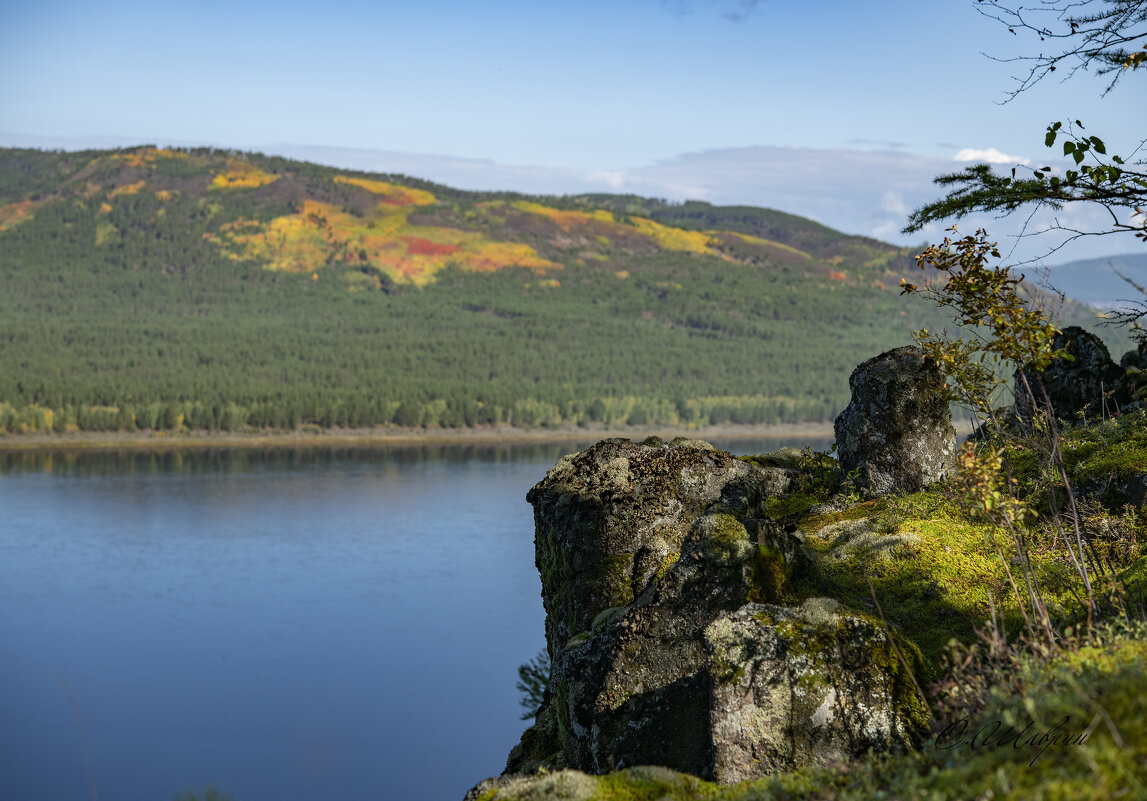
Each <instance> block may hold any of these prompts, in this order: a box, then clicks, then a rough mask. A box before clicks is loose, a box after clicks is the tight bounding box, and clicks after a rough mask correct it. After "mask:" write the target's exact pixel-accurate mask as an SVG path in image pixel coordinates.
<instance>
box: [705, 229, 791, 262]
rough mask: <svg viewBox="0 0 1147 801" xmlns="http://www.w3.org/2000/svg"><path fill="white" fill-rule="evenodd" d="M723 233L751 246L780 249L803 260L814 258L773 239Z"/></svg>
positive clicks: (730, 232) (732, 232)
mask: <svg viewBox="0 0 1147 801" xmlns="http://www.w3.org/2000/svg"><path fill="white" fill-rule="evenodd" d="M721 233H723V234H725V235H726V236H735V237H737V239H740V240H741V241H742V242H745V243H746V244H749V245H764V246H767V247H771V248H779V249H781V250H786V251H788V252H789V253H793V254H795V255H797V256H800V257H802V258H805V259H811V258H812V254H811V253H807V252H806V251H803V250H801V249H800V248H794V247H792V246H791V245H783V244H781V243H780V242H774V241H773V240H771V239H764V238H762V237H759V236H751V235H749V234H740V233H737V232H736V231H722V232H721Z"/></svg>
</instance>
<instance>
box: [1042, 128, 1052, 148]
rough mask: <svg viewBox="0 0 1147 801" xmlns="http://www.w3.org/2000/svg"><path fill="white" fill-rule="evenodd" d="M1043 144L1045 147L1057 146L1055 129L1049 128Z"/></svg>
mask: <svg viewBox="0 0 1147 801" xmlns="http://www.w3.org/2000/svg"><path fill="white" fill-rule="evenodd" d="M1043 143H1044V144H1045V145H1047V146H1048V147H1051V146H1052V145H1054V144H1055V129H1054V128H1048V129H1047V136H1045V137H1044V138H1043Z"/></svg>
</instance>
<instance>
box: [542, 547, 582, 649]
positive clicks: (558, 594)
mask: <svg viewBox="0 0 1147 801" xmlns="http://www.w3.org/2000/svg"><path fill="white" fill-rule="evenodd" d="M537 557H538V572H539V573H540V574H541V578H542V586H543V587H548V588H551V595H550V608H549V609H548V610H547V613H548V614H550V615H554V616H557V617H558V618H559V619H560V618H561V617H564V618H565V621H566V625H567V626H568V627H569V630H570V633H574V632H576V631H577V620H576V618H575V616H574V604H573V575H574V573H573V562H572V560H571V558H570V554H569V552H568V551H567V550H566V549H565V548H563V547H562V545H561V543H559V542H558V537H557V534H556V533H555V532H554V530H553V528H549V529H546V531H545V532H544V533H543V532H539V533H538V536H537ZM551 656H553V654H551Z"/></svg>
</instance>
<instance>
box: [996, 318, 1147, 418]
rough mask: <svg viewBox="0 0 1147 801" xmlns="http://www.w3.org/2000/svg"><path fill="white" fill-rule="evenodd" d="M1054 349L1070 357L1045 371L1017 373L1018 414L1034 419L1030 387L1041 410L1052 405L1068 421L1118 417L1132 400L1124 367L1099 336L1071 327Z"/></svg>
mask: <svg viewBox="0 0 1147 801" xmlns="http://www.w3.org/2000/svg"><path fill="white" fill-rule="evenodd" d="M1052 347H1053V348H1055V349H1056V350H1059V349H1061V348H1062V349H1063V350H1064V351H1066V352H1067V355H1068V356H1069V358H1066V359H1056V360H1055V361H1053V362H1052V363H1051V366H1050V367H1048V368H1047V369H1046V370H1044V371H1042V372H1039V371H1035V370H1024V371H1018V370H1017V371H1016V375H1015V398H1016V413H1017V414H1018V415H1019V416H1020V418H1021V419H1024V420H1029V419H1031V416H1032V404H1031V397H1030V396H1029V394H1028V391H1027V390H1028V387H1030V388H1031V395H1034V397H1035V401H1036V405H1037V406H1038V407H1040V408H1043V407H1045V406H1046V404H1047V403H1050V404H1051V408H1052V409H1053V410H1054V412H1055V416H1056V417H1057V418H1058V419H1060V420H1066V421H1068V422H1074V421H1075V420H1076V419H1077V418H1078V417H1080V416H1085V417H1087V418H1090V419H1099V418H1102V417H1109V416H1112V415H1114V414H1118V412H1119V409H1120V407H1121V406H1122V405H1123V404H1125V403H1127V402H1128V401H1129V400H1130V392H1129V391H1128V389H1127V387H1126V386H1125V380H1124V370H1123V368H1121V367H1120V366H1119V365H1117V364H1116V363H1115V362H1114V361H1113V360H1112V359H1111V354H1110V353H1109V352H1108V350H1107V346H1106V345H1104V344H1103V340H1101V339H1100V338H1099V337H1097V336H1096V335H1095V334H1092V333H1090V332H1088V331H1084V330H1083V329H1082V328H1080V327H1079V326H1074V325H1073V326H1068V327H1067V328H1065V329H1063V331H1061V332H1059V333H1058V334H1056V335H1055V339H1053V340H1052ZM1025 377H1026V379H1027V381H1026V382H1025V381H1024V379H1025Z"/></svg>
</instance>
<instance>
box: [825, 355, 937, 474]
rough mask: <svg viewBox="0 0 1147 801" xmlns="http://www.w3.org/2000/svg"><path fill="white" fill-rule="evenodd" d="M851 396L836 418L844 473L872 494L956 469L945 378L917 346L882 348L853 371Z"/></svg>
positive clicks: (838, 452)
mask: <svg viewBox="0 0 1147 801" xmlns="http://www.w3.org/2000/svg"><path fill="white" fill-rule="evenodd" d="M848 385H849V387H850V388H851V390H852V400H851V401H850V402H849V404H848V406H847V407H846V408H845V410H844V411H843V412H841V413H840V416H839V417H837V418H836V422H835V423H834V426H833V428H834V430H835V433H836V452H837V456H838V458H839V459H840V467H841V470H842V471H843V472H844V473H845V475H851V474H853V473H854V472H855V480H856V483H857V484H858V485H859V487H860V488H862V489H865V490H867V491H868V492H870V493H872V494H874V495H884V494H888V493H894V492H917V491H919V490H922V489H924V488H925V487H927V486H928V485H930V484H933V483H935V482H937V481H940V480H941V479H943V478H945V477H947V476H949V475H951V474H952V473H953V472H954V470H955V458H956V432H955V430H954V429H953V428H952V418H951V413H950V412H949V410H948V398H947V394H946V392H945V386H944V377H943V375H941V373H940V369H939V367H938V366H937V365H936V364H935V362H933V361H931V360H929V359H926V358H925V357H924V353H923V351H922V350H921V349H920V348H917V347H913V346H909V347H903V348H896V349H895V350H890V351H888V352H886V353H882V354H880V355H879V356H876V357H874V358H872V359H869V360H868V361H866V362H864V363H863V364H861V365H859V366H858V367H857V368H856V369H855V370H853V371H852V375H851V376H849V378H848Z"/></svg>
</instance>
